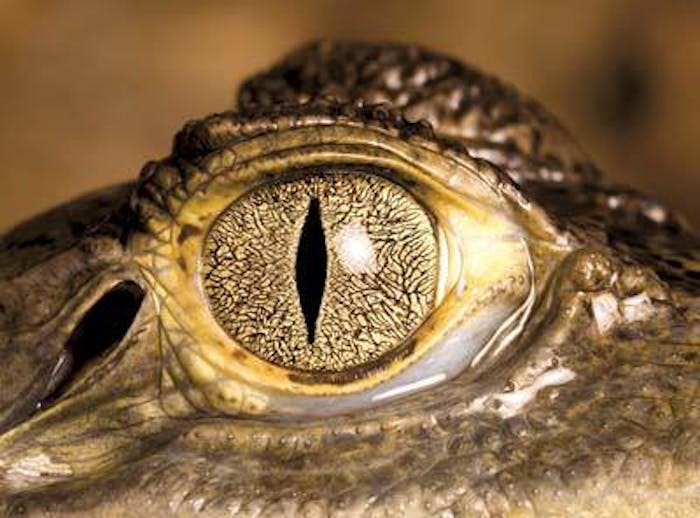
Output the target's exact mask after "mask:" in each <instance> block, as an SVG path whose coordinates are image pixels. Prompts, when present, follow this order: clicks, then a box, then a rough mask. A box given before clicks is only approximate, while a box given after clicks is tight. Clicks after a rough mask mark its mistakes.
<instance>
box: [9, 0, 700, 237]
mask: <svg viewBox="0 0 700 518" xmlns="http://www.w3.org/2000/svg"><path fill="white" fill-rule="evenodd" d="M317 37H349V38H363V39H380V40H398V41H411V42H419V43H422V44H424V45H426V46H429V47H432V48H434V49H436V50H441V51H444V52H447V53H450V54H452V55H454V56H457V57H459V58H462V59H464V60H466V61H469V62H471V63H473V64H475V65H478V66H479V67H481V68H483V69H485V70H487V71H489V72H493V73H495V74H497V75H499V76H501V77H502V78H504V79H506V80H508V81H510V82H512V83H514V84H516V85H517V86H518V87H520V89H522V90H523V91H525V92H527V93H529V94H530V95H532V96H534V97H536V98H538V99H540V100H541V101H543V102H544V103H545V104H546V105H547V106H548V107H549V108H550V109H551V110H552V111H553V112H554V113H556V114H557V115H559V117H560V118H561V119H562V120H563V121H564V123H565V124H566V125H568V127H569V128H570V129H571V131H572V132H573V133H574V134H575V135H576V136H577V137H578V139H579V140H580V141H581V143H582V144H583V146H584V148H586V149H587V150H588V151H589V153H590V154H591V155H592V156H593V157H594V158H596V159H597V161H598V163H599V164H600V166H601V167H602V168H603V169H604V170H605V171H607V173H608V174H609V175H610V176H611V177H613V178H615V179H616V180H619V181H621V182H625V183H632V184H634V185H635V186H637V187H639V188H641V189H643V190H646V191H648V192H651V193H653V194H654V195H656V196H657V197H658V198H660V199H662V200H664V201H666V202H668V203H670V204H671V205H672V206H673V207H675V208H677V209H680V210H681V211H682V212H684V213H685V214H686V215H687V216H688V218H689V219H690V220H692V221H693V222H694V223H695V225H696V227H698V226H700V210H699V209H698V205H697V201H696V198H697V195H698V194H699V193H700V117H699V116H698V114H699V112H700V2H685V1H666V2H643V1H622V0H620V1H602V0H589V1H587V2H577V3H573V2H572V3H569V4H568V5H567V3H565V2H559V1H537V2H514V1H510V2H505V1H488V0H475V1H461V2H456V1H455V2H448V1H445V2H436V1H431V2H427V1H426V2H420V1H408V0H404V1H387V2H385V1H380V0H351V1H334V2H331V1H322V0H308V1H294V2H291V1H290V2H262V1H258V2H224V1H214V0H209V1H199V2H185V1H177V0H170V1H166V0H159V1H150V2H146V1H116V0H115V1H99V2H97V1H92V0H74V1H48V0H45V1H37V0H33V1H32V0H0V74H1V75H0V77H1V79H0V115H1V116H2V117H1V118H0V160H1V162H0V229H6V228H7V227H8V226H9V225H11V224H13V223H15V222H18V221H19V220H21V219H24V218H26V217H28V216H30V215H31V214H32V213H34V212H36V211H38V210H41V209H44V208H47V207H49V206H51V205H53V204H55V203H57V202H60V201H63V200H66V199H68V198H69V197H72V196H75V195H77V194H79V193H81V192H84V191H86V190H89V189H92V188H95V187H98V186H102V185H106V184H109V183H113V182H117V181H120V180H125V179H129V178H134V177H135V176H136V174H137V173H138V171H139V169H140V167H141V165H142V164H143V163H144V162H145V161H146V160H148V159H149V158H155V157H159V156H162V155H164V154H166V153H167V152H168V148H169V145H170V139H171V137H172V135H173V134H174V132H175V131H176V130H177V129H178V128H179V126H180V125H181V124H182V123H183V122H184V121H185V120H186V119H189V118H193V117H198V116H201V115H205V114H207V113H209V112H213V111H220V110H222V109H224V108H226V107H229V106H231V105H232V103H233V99H234V91H235V87H236V85H237V84H238V83H239V81H240V80H241V79H242V78H244V77H245V76H247V75H249V74H251V73H254V72H256V71H259V70H261V69H262V68H264V67H266V66H268V65H270V64H271V63H272V62H273V61H275V60H277V59H278V58H279V57H280V56H281V55H282V54H284V53H286V52H288V51H289V50H290V49H292V48H293V47H294V46H296V45H299V44H301V43H303V42H306V41H308V40H310V39H312V38H317Z"/></svg>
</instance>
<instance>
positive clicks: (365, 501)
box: [0, 42, 700, 516]
mask: <svg viewBox="0 0 700 518" xmlns="http://www.w3.org/2000/svg"><path fill="white" fill-rule="evenodd" d="M341 123H342V124H345V125H351V126H353V127H357V128H371V129H373V130H375V131H378V132H380V133H382V134H387V135H391V136H395V137H398V138H400V139H402V140H403V141H405V142H408V143H411V144H412V145H415V146H421V147H429V148H431V149H435V150H439V152H440V153H443V154H447V155H450V156H457V157H459V156H471V157H472V158H476V159H477V160H476V161H475V162H474V163H475V164H477V166H478V165H479V164H482V165H483V167H484V171H489V173H490V174H492V177H491V181H492V183H493V185H495V186H496V188H497V189H499V192H501V193H503V196H504V197H510V198H513V199H519V200H521V202H522V203H523V204H524V205H527V206H530V207H531V210H532V211H535V212H536V211H541V213H542V214H543V218H542V221H543V222H544V221H546V222H548V223H551V228H547V229H544V228H543V229H541V231H542V232H548V233H550V234H555V235H556V236H558V239H559V242H560V244H561V249H562V250H564V251H565V253H563V254H562V259H561V260H560V261H559V262H558V265H557V267H556V269H555V270H554V271H553V272H552V273H551V275H550V276H549V277H548V278H547V279H546V282H544V283H543V285H542V286H541V288H540V291H539V292H538V300H537V305H536V308H535V311H534V313H533V314H532V316H531V318H530V320H529V321H528V324H527V326H526V327H525V329H524V330H523V332H522V333H521V336H520V339H519V340H518V342H517V344H516V346H515V347H514V348H513V350H512V351H511V353H509V354H508V355H506V356H505V357H503V358H502V359H501V361H499V362H497V363H496V364H494V365H493V366H492V367H491V368H490V369H489V370H488V371H487V372H486V373H484V375H482V376H479V377H478V378H477V379H474V378H469V377H466V376H460V377H457V378H455V379H454V380H452V381H449V382H447V383H444V384H442V385H439V386H437V387H435V388H432V389H430V390H427V391H424V392H421V393H419V394H417V395H415V396H412V397H409V398H406V399H403V400H398V401H396V402H392V403H391V404H389V405H385V406H381V407H378V408H374V409H371V410H368V411H365V412H362V413H360V414H356V415H349V416H341V417H334V418H328V419H316V420H308V421H303V422H289V423H279V422H277V423H273V422H266V421H263V420H256V419H247V420H240V419H234V418H225V417H217V416H212V415H206V414H205V413H202V412H197V411H195V410H193V409H192V408H191V407H190V406H188V404H187V403H182V401H181V400H180V399H178V395H177V394H178V390H177V389H176V387H175V385H173V384H172V383H170V382H169V381H168V380H167V379H164V378H163V377H162V376H161V370H160V366H161V356H160V354H161V351H160V350H159V347H158V343H159V341H158V337H159V333H161V332H162V331H163V330H162V329H161V328H160V327H159V325H158V322H159V319H158V311H159V307H160V305H159V304H160V302H161V301H159V300H158V299H157V298H153V297H146V299H145V301H144V303H143V305H142V307H141V310H140V312H139V315H138V317H137V319H136V321H135V323H134V325H133V327H132V329H131V330H130V332H129V334H128V335H127V338H126V339H125V340H124V342H123V343H122V344H120V345H119V347H118V350H117V351H116V352H115V354H112V355H110V356H108V358H107V359H106V360H105V361H104V362H101V363H100V364H99V365H96V366H95V367H94V368H93V369H92V370H91V371H90V372H89V373H88V375H87V376H86V377H85V378H84V379H83V380H82V381H81V382H78V383H77V384H76V386H75V387H73V388H72V389H71V392H70V394H69V397H66V398H64V399H63V400H59V401H58V402H57V404H56V405H54V406H52V407H50V408H49V409H47V410H46V411H43V412H39V413H37V414H34V415H33V416H31V417H30V416H29V414H28V411H27V409H26V408H24V407H23V404H24V406H26V404H28V403H27V401H29V403H31V402H32V401H33V400H31V398H29V396H26V394H31V393H32V391H33V390H39V389H36V386H41V379H42V376H43V377H45V376H46V375H47V374H46V373H47V372H48V371H50V369H51V367H52V366H53V363H52V362H53V361H54V360H55V357H56V354H57V351H59V350H60V348H61V347H62V344H63V342H64V341H65V340H66V337H67V336H68V335H70V333H71V331H72V329H73V328H74V327H75V325H76V322H77V321H78V320H79V318H80V316H81V315H82V314H83V313H84V311H85V309H84V308H86V307H89V306H90V305H91V304H92V303H93V302H94V300H95V299H96V298H97V297H99V294H100V293H102V292H103V291H104V289H105V288H104V287H105V286H107V285H110V282H111V283H112V284H113V283H114V282H116V281H119V280H124V279H129V280H133V281H134V282H137V283H138V284H140V285H142V286H143V287H144V289H145V290H146V292H147V293H148V292H149V290H150V289H151V287H150V286H149V284H148V283H147V282H146V281H144V277H143V272H142V270H141V269H139V268H138V267H137V266H136V265H135V264H134V261H133V258H132V250H133V248H132V246H133V245H132V243H133V242H134V241H133V240H134V236H137V235H139V234H143V233H147V232H152V229H151V230H149V228H148V221H149V219H150V218H151V217H152V216H153V215H154V214H159V215H162V214H166V215H167V214H171V213H173V212H174V211H176V210H177V207H178V206H179V204H181V203H182V201H183V200H185V199H187V198H188V197H189V196H191V195H192V193H194V192H197V189H198V188H200V187H201V186H202V185H204V184H206V182H207V181H208V178H209V177H210V176H211V175H212V174H213V172H214V171H216V170H218V168H220V167H222V166H221V164H222V162H224V161H226V160H232V158H231V157H230V156H228V155H227V154H226V150H227V149H228V148H229V147H230V146H232V145H233V144H235V143H238V142H243V141H246V140H247V139H249V138H251V137H253V136H260V135H267V134H275V132H278V131H281V130H282V129H283V128H288V127H306V126H310V127H313V126H314V125H323V126H333V125H334V124H341ZM493 166H496V167H495V168H494V167H493ZM485 174H486V173H485ZM699 294H700V245H699V242H698V240H697V238H696V237H694V235H693V234H692V232H691V230H690V229H688V228H686V226H684V224H683V222H682V220H680V219H679V218H678V217H676V216H675V215H673V214H672V213H671V212H670V211H669V210H668V209H667V208H666V207H663V206H662V205H660V204H659V203H657V202H655V201H654V200H653V199H650V198H647V197H645V196H643V195H641V194H639V193H636V192H634V191H633V190H630V189H626V188H620V187H617V186H613V185H610V184H608V183H607V182H606V181H605V180H604V178H603V177H602V176H601V174H600V173H599V172H598V170H597V169H596V167H595V166H594V165H593V164H592V162H591V161H590V160H589V159H588V158H587V157H586V155H585V154H584V153H583V152H582V151H581V150H580V149H579V147H578V146H577V145H576V144H575V142H574V141H573V140H572V138H571V137H570V136H569V135H568V134H567V132H566V131H565V130H564V129H563V128H562V127H561V126H560V124H559V123H558V122H557V121H556V120H555V119H554V118H553V117H552V116H551V115H550V114H548V113H547V112H546V111H545V110H544V109H543V108H542V107H541V106H539V105H538V104H537V103H536V102H535V101H533V100H530V99H528V98H526V97H523V96H522V95H521V94H519V93H517V92H516V91H515V90H514V89H513V88H511V87H509V86H506V85H504V84H503V83H501V82H500V81H498V80H496V79H494V78H492V77H489V76H486V75H484V74H482V73H481V72H479V71H477V70H474V69H472V68H469V67H467V66H465V65H463V64H461V63H458V62H456V61H453V60H451V59H448V58H446V57H444V56H441V55H438V54H433V53H430V52H427V51H424V50H422V49H420V48H418V47H413V46H398V45H397V46H391V45H370V44H353V43H333V42H322V43H318V44H314V45H311V46H309V47H306V48H304V49H301V50H300V51H298V52H296V53H294V54H293V55H291V56H289V57H288V58H287V59H285V60H284V61H282V62H281V63H280V64H279V65H278V66H276V67H274V68H272V69H271V70H270V71H268V72H265V73H263V74H261V75H259V76H256V77H254V78H252V79H251V80H249V81H248V82H246V83H245V84H244V85H243V86H242V88H241V91H240V94H239V106H238V108H237V110H236V111H235V112H224V113H221V114H217V115H212V116H210V117H207V118H205V119H202V120H200V121H194V122H191V123H189V124H187V125H186V126H185V127H184V129H183V130H182V131H181V132H180V133H179V134H178V135H177V137H176V138H175V143H174V147H173V154H172V156H171V157H169V158H167V159H165V160H164V161H160V162H153V163H151V164H148V165H147V166H146V167H145V168H144V170H143V172H142V175H141V178H140V180H139V181H138V182H137V183H136V184H134V185H133V186H131V185H130V186H122V187H117V188H114V189H113V190H109V191H104V192H101V193H98V194H94V195H92V196H89V197H86V198H84V199H81V200H77V201H74V202H71V203H70V204H67V205H66V206H64V207H62V208H59V209H56V212H53V213H51V214H49V215H45V216H42V217H39V218H37V219H35V220H33V221H31V222H28V223H26V224H25V225H22V226H20V227H18V228H17V229H15V230H13V231H11V232H10V233H9V234H8V235H6V236H4V237H3V240H2V242H1V244H0V359H1V360H2V362H3V368H2V369H0V383H1V384H2V386H3V388H4V390H3V392H2V394H0V410H2V412H3V413H2V414H0V424H1V425H2V429H3V430H4V434H3V435H1V436H0V500H1V503H0V511H3V512H5V513H6V514H7V515H9V516H14V515H15V514H17V515H19V514H29V515H42V514H46V515H61V514H62V513H65V514H70V513H74V514H81V513H82V514H85V515H90V516H97V515H104V516H143V515H148V514H150V515H152V516H165V515H173V514H174V515H178V516H189V515H195V514H197V515H198V516H222V515H226V514H228V515H231V516H238V515H241V516H280V515H295V514H298V515H303V516H326V515H335V516H355V515H369V516H407V515H414V516H421V515H441V516H452V515H459V516H461V515H464V516H501V515H512V516H535V515H549V516H558V515H562V516H564V515H567V516H568V515H578V516H587V515H591V516H593V515H595V516H619V515H620V514H623V515H624V514H625V513H627V514H628V515H649V516H650V515H654V516H657V515H679V516H680V515H688V516H693V515H697V513H698V512H700V404H699V403H698V401H700V298H699ZM603 302H605V303H606V304H608V306H607V307H610V305H611V304H612V307H614V311H609V312H608V313H607V316H608V317H610V315H612V317H610V318H611V319H610V320H604V319H603V320H601V318H602V317H600V314H599V313H598V310H599V308H600V307H601V304H602V303H603ZM560 367H566V369H568V370H569V371H571V372H573V373H575V377H574V378H573V379H571V380H569V381H568V382H567V383H562V384H549V385H548V386H542V388H541V389H538V387H540V385H537V384H538V383H539V381H538V380H541V379H543V378H542V376H547V373H548V372H549V373H552V372H556V371H557V369H558V368H560ZM27 398H29V399H27ZM17 401H20V403H22V402H24V403H23V404H18V403H17ZM170 401H174V403H172V405H171V406H170V407H168V408H178V409H179V410H180V411H181V412H180V417H173V415H174V414H173V412H167V413H166V412H165V411H164V410H163V408H164V407H167V405H166V403H167V402H170ZM173 405H174V406H173ZM178 405H179V406H178Z"/></svg>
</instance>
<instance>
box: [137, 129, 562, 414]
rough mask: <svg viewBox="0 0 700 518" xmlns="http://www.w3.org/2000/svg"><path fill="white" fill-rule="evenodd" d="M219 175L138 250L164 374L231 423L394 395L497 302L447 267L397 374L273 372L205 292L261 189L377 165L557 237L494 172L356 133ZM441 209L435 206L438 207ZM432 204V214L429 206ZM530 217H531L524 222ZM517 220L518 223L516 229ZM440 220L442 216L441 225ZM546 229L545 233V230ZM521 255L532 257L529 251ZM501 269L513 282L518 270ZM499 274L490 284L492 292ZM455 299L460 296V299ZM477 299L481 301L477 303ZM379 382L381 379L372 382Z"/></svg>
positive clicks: (269, 143) (476, 217) (476, 213)
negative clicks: (277, 410) (363, 396)
mask: <svg viewBox="0 0 700 518" xmlns="http://www.w3.org/2000/svg"><path fill="white" fill-rule="evenodd" d="M205 160H206V163H203V164H201V165H202V167H203V168H204V169H206V170H207V171H209V173H208V174H204V173H201V174H197V175H195V176H194V178H195V179H196V180H195V181H192V182H191V185H188V190H189V191H191V192H192V194H191V196H189V197H188V198H187V199H185V200H184V201H183V203H182V204H181V205H180V206H177V207H174V210H173V211H172V214H169V215H166V214H154V215H153V216H152V217H150V218H149V220H148V221H147V222H146V224H147V227H148V230H149V232H148V233H141V234H137V235H136V236H134V238H133V240H132V243H131V246H132V247H133V250H134V252H135V258H136V261H137V263H138V264H139V265H140V266H141V268H142V271H143V273H144V276H145V277H146V279H147V280H148V281H149V282H150V284H151V286H152V288H153V292H154V295H155V298H156V299H157V303H158V306H159V319H160V324H161V330H162V331H161V349H162V354H163V360H164V368H165V369H166V370H167V372H168V373H169V374H170V376H171V377H172V378H173V379H174V380H175V382H176V384H177V385H178V386H179V387H180V388H181V389H183V391H184V393H185V394H186V396H187V397H190V398H191V399H192V400H194V401H193V402H194V403H195V404H198V405H204V406H208V407H210V408H214V409H217V410H219V411H222V412H225V413H240V412H243V413H258V412H263V411H264V410H265V408H266V407H267V401H268V399H269V394H270V393H271V392H272V393H279V392H282V393H287V394H292V395H310V396H319V395H342V394H352V393H357V392H361V391H364V390H367V389H369V388H371V387H374V386H377V385H378V384H380V383H383V382H385V381H387V380H389V379H391V378H392V377H393V376H395V375H396V374H397V373H399V372H401V371H402V370H403V369H405V368H406V367H407V366H408V365H410V364H412V363H413V362H415V361H417V360H418V359H420V358H421V357H422V356H423V355H424V354H425V353H426V352H427V351H429V350H430V349H431V348H432V347H433V346H434V345H435V343H436V341H438V340H439V339H440V337H441V336H443V335H444V333H445V331H446V330H447V329H451V328H454V327H455V326H456V325H458V324H459V322H463V321H464V320H465V318H467V317H468V316H469V314H470V311H472V312H473V311H476V310H477V309H478V308H476V307H470V304H465V301H464V299H465V298H469V299H471V300H472V301H474V302H473V303H472V304H471V305H472V306H474V305H475V304H478V303H479V301H481V302H482V303H483V301H484V300H486V299H488V297H489V296H490V297H493V294H490V295H489V293H488V289H489V287H491V286H490V284H489V283H488V282H486V281H485V280H484V279H480V278H471V279H469V281H470V282H469V283H468V284H469V285H468V286H464V283H459V279H460V277H461V276H463V275H464V273H463V272H462V271H461V270H462V266H461V265H456V264H455V263H454V262H450V261H449V259H446V260H445V262H446V263H447V265H448V267H447V268H446V270H445V271H444V272H442V273H441V276H442V278H441V281H440V283H439V286H440V288H439V298H438V303H437V305H436V308H435V310H434V311H433V312H432V314H430V315H429V316H428V317H427V319H426V320H425V321H424V322H423V324H422V325H421V326H420V327H419V329H418V330H417V331H416V332H415V333H414V335H413V336H412V337H410V338H408V339H407V343H406V345H405V346H403V347H401V348H399V350H401V351H403V354H397V355H396V356H395V357H394V358H392V359H390V360H389V361H388V362H386V363H383V364H382V365H381V366H378V367H376V369H375V370H373V369H372V367H371V366H370V367H369V368H368V369H367V371H366V372H367V376H358V377H357V378H355V379H345V380H343V381H342V382H341V383H338V382H337V380H336V382H328V381H327V380H321V381H318V379H319V378H318V377H313V376H300V375H299V373H298V372H292V371H289V370H287V369H284V368H281V367H278V366H275V365H272V364H270V363H268V362H265V361H264V360H261V359H260V358H258V357H256V356H255V355H253V354H252V353H250V352H249V351H248V350H246V349H245V348H244V347H242V346H241V345H240V344H236V343H235V341H234V340H233V339H232V338H231V337H230V336H229V335H227V334H226V333H225V332H224V331H223V329H222V328H221V326H220V325H219V324H218V323H217V322H216V320H215V319H214V317H213V315H212V314H211V312H210V311H209V309H208V307H207V304H206V297H205V295H204V294H203V292H202V287H201V283H200V275H199V268H200V266H199V265H200V254H201V250H202V242H203V240H204V239H205V238H206V235H207V232H208V229H209V227H210V225H211V224H212V222H213V221H215V219H216V218H217V217H218V216H219V214H220V213H221V212H222V211H223V210H225V209H226V208H227V207H228V206H229V205H230V204H231V203H232V202H233V201H234V200H236V199H237V198H238V197H240V196H241V195H243V194H245V193H246V192H249V191H250V190H251V189H254V188H256V187H257V186H259V185H261V184H264V183H265V182H268V181H270V180H271V179H273V178H278V177H279V175H281V174H284V172H285V171H289V170H292V169H298V168H307V167H314V166H320V165H337V164H353V165H369V166H374V167H381V168H384V169H388V170H391V171H395V172H396V173H397V174H398V179H399V183H401V181H404V182H409V183H412V184H414V187H413V189H415V190H416V191H418V192H419V194H418V196H417V197H418V198H419V199H421V200H422V201H428V200H427V199H428V198H431V197H437V196H440V200H436V201H437V204H438V205H440V206H442V207H443V208H445V207H447V206H448V205H450V204H451V205H452V206H454V207H458V208H459V210H460V211H462V212H463V213H465V214H468V216H469V218H470V220H471V221H474V222H478V223H479V225H480V226H481V228H482V229H483V230H484V231H487V232H493V233H498V232H511V231H512V230H513V228H512V227H513V225H512V224H511V223H509V222H510V221H511V220H512V216H513V214H514V213H515V212H518V213H519V217H518V218H517V219H518V221H519V223H520V224H522V225H524V226H526V227H530V228H531V229H536V230H537V231H538V232H540V233H544V234H545V235H547V234H548V235H547V237H548V238H550V239H551V238H552V237H553V236H556V233H554V231H553V230H552V231H550V232H548V228H549V227H551V226H550V225H542V221H547V220H546V218H545V217H544V215H543V214H541V213H540V212H539V211H538V209H537V208H536V207H535V208H529V207H527V205H526V203H524V202H523V200H522V198H520V197H519V193H518V192H517V191H514V190H512V189H511V190H508V187H509V186H507V185H506V186H505V187H504V186H503V185H500V176H499V174H498V173H497V172H496V171H495V170H493V169H492V168H491V167H490V166H488V165H487V164H483V163H478V162H476V161H473V160H471V159H470V158H469V157H467V156H463V155H459V154H457V153H450V152H444V151H442V152H439V151H438V150H437V149H429V148H428V147H425V146H424V145H416V144H414V143H411V142H407V141H405V140H402V139H399V138H396V137H394V136H392V135H387V134H385V133H383V132H381V131H377V130H373V129H369V128H361V127H354V126H347V125H333V126H311V127H301V128H293V129H288V130H283V131H279V132H277V133H271V134H266V135H262V136H258V137H253V138H251V139H249V140H245V141H242V142H238V143H235V144H233V145H231V146H229V147H227V148H225V149H223V150H221V151H219V152H215V153H212V154H211V155H209V156H208V157H206V159H205ZM428 203H429V201H428ZM426 204H427V203H426ZM523 209H529V210H523ZM507 216H508V217H507ZM438 219H439V216H438ZM436 229H437V237H438V241H439V248H440V254H441V256H442V257H446V255H449V254H450V253H453V252H455V251H454V250H451V247H452V248H453V247H454V246H453V241H454V240H453V239H452V237H454V236H450V235H449V232H446V231H444V230H442V229H441V228H440V227H439V226H436ZM543 229H544V230H543ZM513 246H517V247H520V246H522V243H517V244H515V243H514V245H513ZM501 266H502V267H503V268H504V272H500V273H508V272H507V270H508V264H506V263H505V262H503V263H502V264H501ZM498 275H499V272H497V271H496V272H494V271H492V272H489V281H491V280H493V278H495V277H498ZM455 289H459V290H461V291H462V292H461V293H460V296H459V298H456V295H455ZM464 290H467V292H468V293H467V294H468V295H469V297H465V293H464ZM370 374H371V375H370Z"/></svg>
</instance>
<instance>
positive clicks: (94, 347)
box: [37, 281, 144, 409]
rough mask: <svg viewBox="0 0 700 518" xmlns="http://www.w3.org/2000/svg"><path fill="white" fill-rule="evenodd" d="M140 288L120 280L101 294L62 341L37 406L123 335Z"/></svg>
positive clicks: (133, 314)
mask: <svg viewBox="0 0 700 518" xmlns="http://www.w3.org/2000/svg"><path fill="white" fill-rule="evenodd" d="M143 298H144V291H143V289H142V288H141V286H139V285H138V284H136V283H135V282H133V281H123V282H120V283H119V284H117V285H115V286H114V287H112V288H111V289H110V290H109V291H107V292H106V293H104V294H103V295H102V297H100V299H99V300H98V301H97V302H95V304H94V305H93V306H92V307H91V308H90V309H89V310H88V311H87V312H86V313H85V314H84V315H83V318H82V319H81V320H80V321H79V322H78V325H76V326H75V329H74V330H73V332H72V333H71V335H70V337H69V338H68V340H67V341H66V345H65V347H64V350H63V353H62V355H61V356H60V357H59V359H58V362H57V363H56V365H55V367H54V369H53V371H52V372H51V377H50V379H49V381H48V383H47V386H46V396H45V397H43V398H42V400H41V401H40V402H39V403H38V404H37V408H38V409H40V408H42V407H45V406H46V405H48V404H50V403H52V402H53V401H55V400H56V399H58V398H59V397H60V396H61V395H62V393H63V392H64V391H65V389H66V388H67V387H68V386H69V385H70V384H71V383H72V382H73V381H74V380H75V379H76V377H77V376H78V375H79V374H80V373H81V372H82V371H83V369H84V368H85V367H86V366H87V365H88V364H90V363H93V362H94V361H95V360H97V359H99V358H102V357H104V356H105V355H106V354H107V353H108V352H109V351H111V350H112V349H113V348H114V347H115V346H116V345H118V344H119V343H121V341H122V340H123V339H124V337H125V336H126V333H127V332H128V331H129V328H130V327H131V324H133V322H134V319H135V318H136V315H137V314H138V312H139V308H140V307H141V303H142V302H143Z"/></svg>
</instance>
